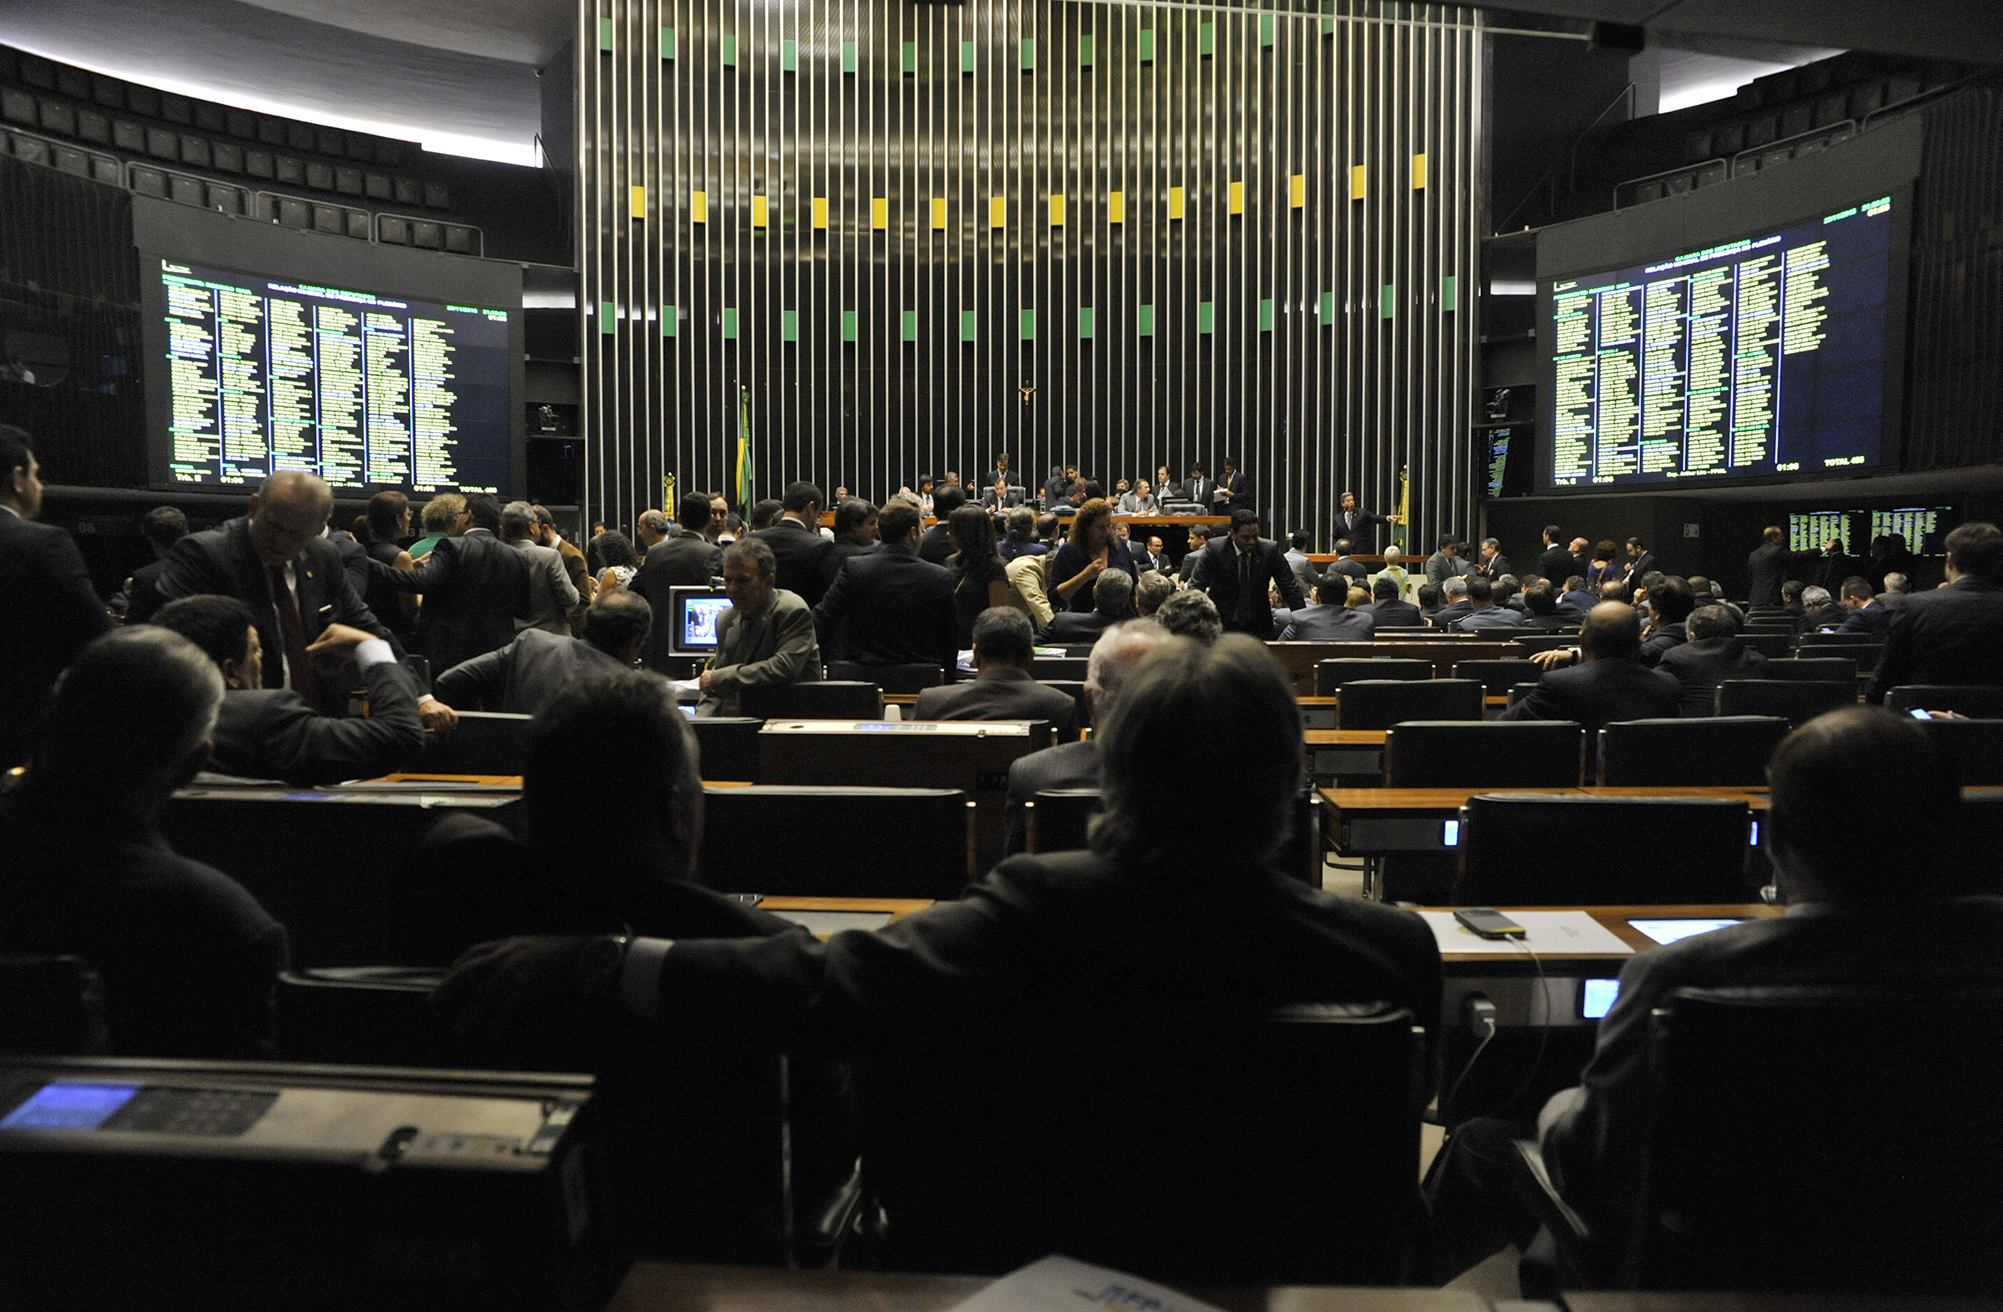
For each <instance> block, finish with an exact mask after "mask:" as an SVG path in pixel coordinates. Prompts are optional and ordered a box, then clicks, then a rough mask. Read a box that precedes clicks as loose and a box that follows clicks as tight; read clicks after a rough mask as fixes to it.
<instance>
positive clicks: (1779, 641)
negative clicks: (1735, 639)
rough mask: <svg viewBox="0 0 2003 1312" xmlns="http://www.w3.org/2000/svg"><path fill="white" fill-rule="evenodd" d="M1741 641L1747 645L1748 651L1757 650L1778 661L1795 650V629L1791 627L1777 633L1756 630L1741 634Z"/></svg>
mask: <svg viewBox="0 0 2003 1312" xmlns="http://www.w3.org/2000/svg"><path fill="white" fill-rule="evenodd" d="M1739 641H1741V642H1743V643H1744V644H1745V645H1746V650H1747V651H1756V652H1758V653H1759V654H1760V655H1762V656H1764V657H1766V658H1767V659H1768V660H1770V661H1777V660H1781V659H1783V658H1785V657H1786V656H1787V654H1788V653H1789V652H1790V651H1792V650H1794V629H1793V628H1792V627H1789V628H1787V629H1785V630H1783V631H1781V632H1777V633H1761V632H1758V631H1757V630H1755V631H1754V632H1751V633H1742V634H1740V635H1739Z"/></svg>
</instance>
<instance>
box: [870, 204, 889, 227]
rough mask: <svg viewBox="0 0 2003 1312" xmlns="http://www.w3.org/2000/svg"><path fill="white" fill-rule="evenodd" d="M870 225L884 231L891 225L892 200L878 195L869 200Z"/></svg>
mask: <svg viewBox="0 0 2003 1312" xmlns="http://www.w3.org/2000/svg"><path fill="white" fill-rule="evenodd" d="M869 226H870V227H872V228H875V229H876V230H877V231H878V232H882V231H883V230H884V229H885V228H888V227H889V226H890V201H889V200H888V199H887V198H885V197H883V196H878V197H876V198H875V199H873V200H871V201H870V202H869Z"/></svg>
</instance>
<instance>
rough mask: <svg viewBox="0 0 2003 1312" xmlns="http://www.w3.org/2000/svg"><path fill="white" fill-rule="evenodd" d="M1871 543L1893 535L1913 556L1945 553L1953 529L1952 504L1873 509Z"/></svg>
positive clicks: (1943, 554) (1941, 554)
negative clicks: (1900, 540)
mask: <svg viewBox="0 0 2003 1312" xmlns="http://www.w3.org/2000/svg"><path fill="white" fill-rule="evenodd" d="M1870 513H1871V538H1870V540H1871V542H1872V543H1876V542H1877V541H1878V539H1880V538H1885V537H1895V538H1899V539H1902V540H1903V541H1904V543H1905V547H1906V550H1907V551H1910V552H1912V553H1913V554H1914V555H1915V556H1945V555H1946V554H1947V535H1948V532H1949V531H1950V530H1951V529H1953V528H1954V525H1955V519H1954V507H1952V506H1908V507H1905V508H1903V509H1899V510H1873V511H1872V512H1870Z"/></svg>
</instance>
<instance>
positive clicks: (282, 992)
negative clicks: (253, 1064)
mask: <svg viewBox="0 0 2003 1312" xmlns="http://www.w3.org/2000/svg"><path fill="white" fill-rule="evenodd" d="M445 973H446V972H445V969H444V968H443V967H439V966H345V967H321V968H319V969H316V970H288V971H286V972H285V973H284V974H282V975H280V976H279V977H278V990H277V994H276V997H277V1015H278V1021H277V1029H278V1050H279V1054H280V1055H281V1056H283V1057H284V1058H286V1059H287V1060H289V1061H318V1062H335V1063H352V1064H358V1065H364V1066H443V1065H448V1064H451V1063H452V1062H453V1061H454V1060H456V1059H460V1058H463V1056H464V1054H463V1053H460V1052H458V1051H456V1048H455V1045H454V1042H453V1040H452V1038H451V1036H450V1035H449V1034H448V1033H447V1032H446V1030H445V1028H444V1027H443V1026H441V1025H439V1024H438V1022H437V1019H436V1017H437V1015H438V1013H436V1012H434V1011H433V1010H432V1007H431V991H432V990H433V989H435V988H437V987H438V983H439V981H440V980H442V979H444V978H445Z"/></svg>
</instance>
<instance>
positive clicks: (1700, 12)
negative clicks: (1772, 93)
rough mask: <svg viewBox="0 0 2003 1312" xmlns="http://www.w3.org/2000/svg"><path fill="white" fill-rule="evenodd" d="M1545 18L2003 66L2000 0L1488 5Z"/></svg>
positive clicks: (1619, 0)
mask: <svg viewBox="0 0 2003 1312" xmlns="http://www.w3.org/2000/svg"><path fill="white" fill-rule="evenodd" d="M1476 3H1478V4H1481V5H1482V7H1483V8H1486V9H1490V10H1494V11H1497V13H1496V15H1495V17H1496V21H1497V22H1503V21H1506V19H1507V13H1506V12H1505V11H1511V10H1513V11H1515V12H1517V13H1524V14H1539V15H1543V16H1545V17H1547V18H1566V19H1580V20H1598V21H1600V22H1608V23H1640V24H1643V25H1645V26H1646V27H1647V28H1648V30H1649V36H1650V39H1651V40H1652V41H1658V42H1660V43H1661V44H1665V45H1669V44H1674V43H1675V41H1674V37H1675V35H1676V34H1684V33H1694V34H1698V35H1700V36H1708V37H1714V38H1724V39H1728V40H1742V41H1758V42H1778V43H1781V44H1784V45H1808V46H1838V47H1842V48H1844V49H1847V50H1870V51H1876V52H1878V53H1880V54H1892V55H1914V56H1919V57H1922V58H1932V59H1953V60H1976V61H1981V62H1985V63H1994V64H2003V3H1999V0H1919V2H1916V0H1512V2H1511V3H1509V4H1489V3H1484V0H1476Z"/></svg>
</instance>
